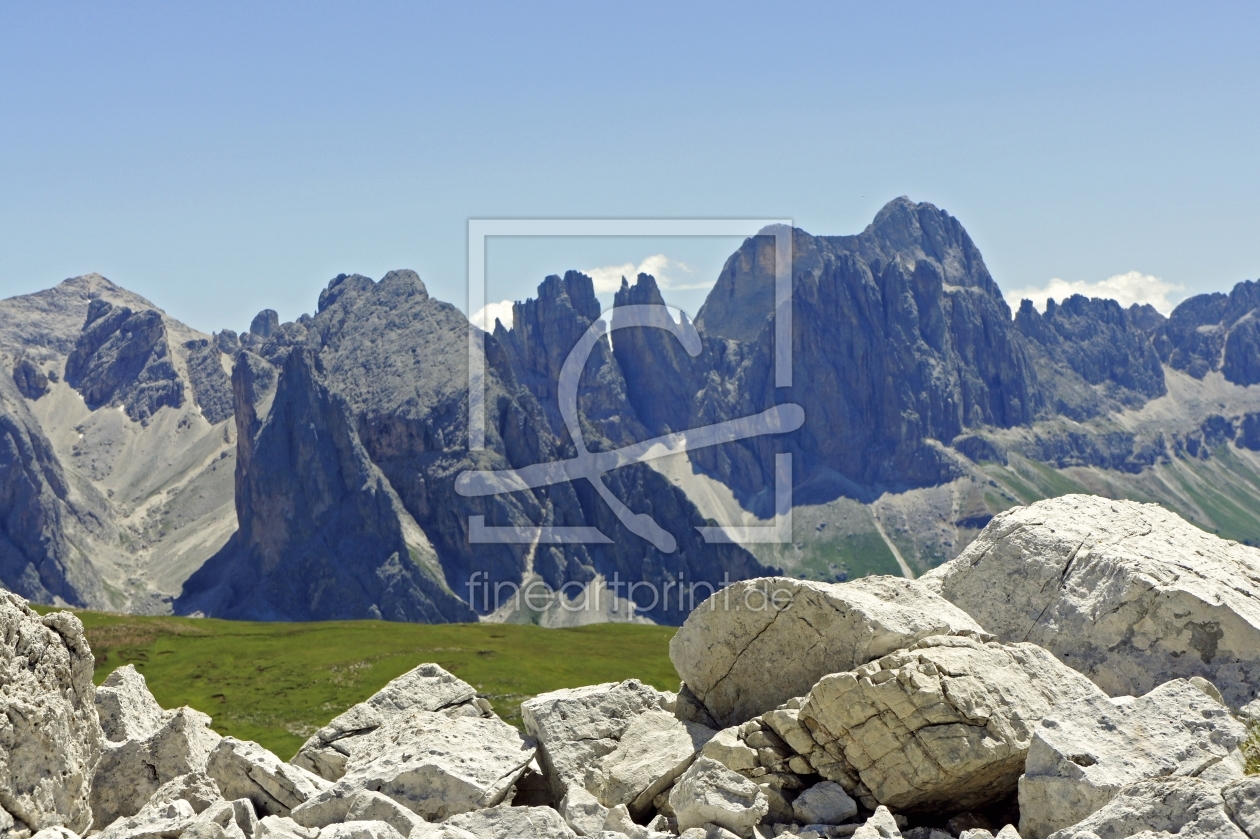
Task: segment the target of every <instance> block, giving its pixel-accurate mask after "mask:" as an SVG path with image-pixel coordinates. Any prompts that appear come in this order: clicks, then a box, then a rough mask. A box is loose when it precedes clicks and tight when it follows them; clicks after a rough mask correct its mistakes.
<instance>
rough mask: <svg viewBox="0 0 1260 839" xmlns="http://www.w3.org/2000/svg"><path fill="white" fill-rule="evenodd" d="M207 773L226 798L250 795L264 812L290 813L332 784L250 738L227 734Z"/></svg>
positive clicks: (261, 812) (213, 753)
mask: <svg viewBox="0 0 1260 839" xmlns="http://www.w3.org/2000/svg"><path fill="white" fill-rule="evenodd" d="M206 774H207V775H209V776H210V777H211V778H213V779H214V780H215V782H216V783H218V785H219V789H220V790H221V791H222V792H223V796H224V798H228V799H237V798H248V799H249V800H250V801H251V802H253V805H254V809H255V811H257V812H258V813H259V814H260V815H263V816H287V815H288V814H289V812H290V811H292V810H293V808H294V807H297V806H298V805H300V804H302V803H304V802H306V801H308V800H309V799H311V798H314V797H315V796H317V795H319V794H320V793H321V792H323V791H324V790H326V789H327V788H328V786H329V784H328V782H327V781H325V780H324V779H323V778H320V777H319V776H318V775H314V774H312V773H310V772H307V771H306V770H305V769H302V768H301V767H298V766H293V765H292V764H288V763H285V762H283V761H282V760H280V758H278V757H276V756H275V755H273V754H272V753H271V752H269V751H267V750H266V749H264V748H263V747H262V746H260V745H258V744H257V743H254V742H252V741H249V740H237V739H236V738H235V737H224V738H223V739H222V740H220V741H219V743H218V745H217V746H215V748H214V750H213V751H212V752H210V756H209V759H208V760H207V761H206Z"/></svg>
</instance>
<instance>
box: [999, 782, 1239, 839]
mask: <svg viewBox="0 0 1260 839" xmlns="http://www.w3.org/2000/svg"><path fill="white" fill-rule="evenodd" d="M1020 832H1021V833H1022V834H1023V835H1025V836H1028V835H1029V834H1027V833H1025V832H1024V831H1023V830H1021V831H1020ZM1169 835H1173V836H1176V837H1177V839H1248V837H1247V834H1246V833H1244V832H1243V831H1242V830H1240V829H1239V827H1238V825H1236V824H1234V822H1233V821H1232V820H1230V818H1229V813H1228V812H1227V810H1226V807H1225V802H1224V801H1223V800H1222V798H1221V794H1220V793H1219V792H1218V791H1217V790H1215V789H1214V788H1213V787H1212V786H1211V785H1210V784H1207V783H1205V782H1204V781H1202V780H1200V779H1198V778H1185V777H1168V778H1150V779H1147V780H1143V781H1138V782H1137V783H1134V784H1130V785H1129V786H1126V787H1125V788H1124V789H1122V790H1120V791H1119V792H1118V793H1117V794H1116V795H1115V796H1114V797H1112V798H1111V800H1110V801H1108V802H1107V803H1106V804H1104V805H1103V806H1102V807H1101V808H1100V809H1098V810H1097V811H1095V812H1094V813H1092V814H1091V815H1089V816H1088V817H1086V818H1085V819H1084V820H1082V821H1080V822H1078V823H1076V824H1074V825H1072V826H1070V827H1066V828H1064V829H1062V830H1058V831H1056V832H1054V833H1052V834H1050V839H1094V838H1095V837H1096V839H1128V837H1137V836H1151V837H1154V836H1160V837H1164V836H1169ZM1031 837H1032V839H1040V838H1039V837H1038V835H1037V834H1036V833H1033V834H1031Z"/></svg>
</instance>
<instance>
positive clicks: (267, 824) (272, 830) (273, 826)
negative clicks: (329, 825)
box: [254, 816, 319, 839]
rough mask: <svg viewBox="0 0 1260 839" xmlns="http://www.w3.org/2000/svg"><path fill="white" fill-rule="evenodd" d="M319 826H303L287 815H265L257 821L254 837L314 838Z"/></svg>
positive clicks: (274, 838) (279, 838) (270, 838)
mask: <svg viewBox="0 0 1260 839" xmlns="http://www.w3.org/2000/svg"><path fill="white" fill-rule="evenodd" d="M318 836H319V828H311V827H303V826H302V825H300V824H298V823H297V822H295V821H293V819H291V818H288V817H287V816H266V817H264V818H263V819H261V820H260V821H259V822H258V828H257V830H256V831H255V832H254V839H316V837H318Z"/></svg>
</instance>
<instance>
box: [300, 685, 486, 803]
mask: <svg viewBox="0 0 1260 839" xmlns="http://www.w3.org/2000/svg"><path fill="white" fill-rule="evenodd" d="M412 709H415V710H419V711H443V712H445V713H448V714H467V715H470V716H484V715H486V714H487V713H488V711H489V708H488V705H485V706H483V704H481V703H479V702H478V700H477V689H476V688H474V687H473V686H472V685H470V684H468V683H467V682H465V681H463V680H462V679H459V678H457V677H455V676H453V675H451V674H450V673H448V672H446V671H445V670H443V669H442V668H441V667H439V666H438V665H436V664H421V665H420V666H419V667H416V668H414V669H412V670H410V671H408V672H406V673H404V674H402V675H401V676H399V677H398V678H396V679H394V680H392V681H391V682H389V684H387V685H385V687H383V688H381V689H380V690H379V691H377V692H376V693H374V694H372V696H371V697H369V698H368V699H366V700H364V701H363V702H360V703H359V704H358V705H354V706H352V707H350V708H348V709H347V710H346V711H345V712H344V713H342V714H339V715H338V716H337V717H335V718H334V719H333V720H332V721H331V722H330V723H328V725H326V726H324V727H323V728H321V729H320V730H319V731H316V732H315V733H314V734H312V735H311V736H310V738H309V739H308V740H307V741H306V742H305V743H304V744H303V745H302V748H301V749H299V750H298V753H297V754H296V755H294V756H293V760H292V761H290V762H291V763H293V764H294V765H296V766H301V767H302V768H303V769H306V770H308V771H311V772H314V773H315V774H316V775H319V776H320V777H321V778H324V779H325V780H329V781H335V780H337V779H338V778H340V777H341V776H342V775H344V774H345V772H346V761H348V760H349V759H350V756H351V755H353V754H354V753H355V751H356V750H357V749H358V747H359V746H360V745H361V744H362V743H363V741H364V737H366V735H368V734H371V733H372V732H373V731H375V730H376V729H378V728H380V727H381V725H383V724H384V723H385V721H386V720H388V719H390V718H391V717H393V716H396V715H398V714H401V713H403V712H404V711H410V710H412Z"/></svg>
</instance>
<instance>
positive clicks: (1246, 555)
mask: <svg viewBox="0 0 1260 839" xmlns="http://www.w3.org/2000/svg"><path fill="white" fill-rule="evenodd" d="M920 582H921V583H922V584H923V585H926V586H928V587H931V588H932V589H933V590H934V591H936V592H938V593H940V594H941V595H942V596H943V597H944V598H945V599H946V600H949V601H950V602H951V603H953V604H955V605H957V606H959V607H961V608H962V609H964V610H966V611H967V612H968V613H969V614H970V615H971V616H972V617H974V618H975V619H976V620H977V621H979V622H980V623H982V624H983V625H984V628H985V629H987V630H988V631H989V632H992V633H993V634H994V635H996V636H998V638H999V639H1001V640H1005V641H1030V642H1032V643H1034V644H1037V645H1039V646H1041V647H1044V648H1045V649H1047V650H1049V651H1050V652H1052V653H1054V654H1055V656H1057V657H1058V658H1059V659H1060V660H1061V661H1063V662H1064V663H1065V664H1067V665H1068V666H1070V667H1073V668H1074V669H1076V670H1079V671H1080V672H1082V673H1084V674H1085V675H1086V676H1088V677H1089V678H1090V679H1092V680H1093V681H1094V682H1095V683H1096V684H1098V686H1099V687H1101V688H1102V689H1103V690H1105V691H1106V692H1107V693H1108V694H1110V695H1111V696H1123V695H1134V696H1136V695H1140V694H1143V693H1147V692H1148V691H1150V690H1151V689H1153V688H1154V687H1155V686H1156V685H1157V684H1159V683H1160V682H1162V681H1164V680H1167V679H1170V678H1176V677H1182V678H1189V677H1191V676H1202V677H1204V678H1206V679H1208V680H1209V681H1211V682H1212V683H1213V684H1214V685H1216V686H1217V687H1218V688H1219V689H1220V691H1221V693H1222V694H1223V696H1224V698H1225V701H1226V703H1228V704H1229V705H1230V706H1231V707H1241V706H1243V705H1245V704H1247V703H1249V702H1251V701H1252V700H1254V699H1255V698H1256V696H1257V690H1258V689H1260V550H1257V549H1255V548H1249V547H1247V546H1246V545H1240V544H1238V543H1236V542H1232V541H1227V540H1224V539H1220V538H1218V537H1216V536H1213V535H1212V534H1210V533H1206V532H1204V531H1202V530H1199V529H1198V528H1197V527H1194V526H1193V525H1191V524H1189V523H1188V522H1186V521H1184V520H1183V519H1181V518H1179V517H1178V516H1176V515H1175V514H1173V513H1170V512H1168V511H1167V510H1165V509H1163V508H1162V507H1160V506H1158V505H1156V504H1139V503H1138V502H1135V501H1113V500H1110V499H1106V498H1099V497H1096V496H1092V495H1065V496H1062V497H1060V498H1052V499H1048V500H1045V501H1038V502H1037V503H1035V504H1032V505H1030V506H1028V507H1017V508H1014V509H1011V510H1008V511H1006V512H1004V513H1000V514H998V515H997V516H995V517H994V519H993V520H992V521H991V522H989V524H988V525H987V526H986V527H985V529H984V531H983V532H982V533H981V534H980V536H979V537H978V538H977V539H976V540H975V541H974V542H972V543H971V544H970V545H969V546H968V547H967V549H966V550H964V551H963V552H962V553H961V554H960V555H959V556H958V557H957V558H956V559H954V560H952V561H951V562H947V563H945V564H944V565H942V566H941V567H939V568H937V569H934V570H933V571H931V572H929V573H928V574H926V575H924V576H923V577H922V578H921V580H920Z"/></svg>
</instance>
